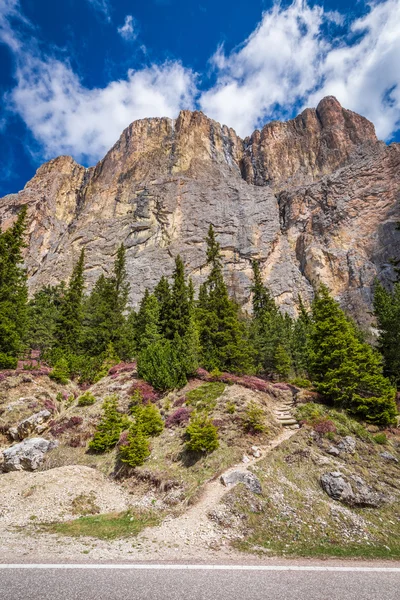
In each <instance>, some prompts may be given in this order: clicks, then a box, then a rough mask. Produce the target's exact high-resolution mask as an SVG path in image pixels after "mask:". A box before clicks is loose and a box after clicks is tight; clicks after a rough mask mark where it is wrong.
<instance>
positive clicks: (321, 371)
mask: <svg viewBox="0 0 400 600" xmlns="http://www.w3.org/2000/svg"><path fill="white" fill-rule="evenodd" d="M25 227H26V209H25V208H23V209H22V210H21V211H20V213H19V215H18V218H17V220H16V221H15V223H14V225H12V226H11V227H10V228H9V229H7V230H5V231H3V232H1V233H0V368H3V369H7V368H15V366H16V362H17V359H18V358H19V357H21V356H23V354H24V351H26V350H27V349H38V350H40V352H41V356H42V358H43V359H44V360H45V361H46V362H48V364H50V365H51V366H53V367H54V368H53V374H52V375H53V377H54V378H56V379H58V380H59V381H66V380H68V378H77V379H79V380H80V381H81V382H93V381H95V380H97V379H99V378H101V377H102V376H104V375H106V374H107V372H108V370H109V368H110V367H111V366H113V365H114V364H116V363H117V362H119V361H121V360H122V361H130V360H132V359H133V358H135V359H137V364H138V373H139V375H140V376H141V377H142V378H143V379H145V380H146V381H148V382H149V383H151V384H152V385H153V386H154V387H155V388H156V389H158V390H160V391H166V390H169V389H173V388H179V387H182V386H183V385H185V383H186V382H187V379H188V377H190V376H192V375H193V374H194V373H195V372H196V369H197V368H198V367H202V368H205V369H207V370H208V371H213V372H215V373H218V372H222V371H228V372H232V373H238V374H259V375H261V376H268V377H272V378H275V379H278V380H285V381H293V382H294V383H296V384H298V385H303V386H311V385H313V386H314V389H316V390H317V391H318V392H320V393H321V394H322V395H323V396H324V397H325V398H326V400H327V401H328V402H332V403H335V404H337V405H339V406H342V407H344V408H346V409H347V410H348V411H349V412H351V413H352V414H354V415H357V416H358V417H360V418H362V419H364V420H366V421H369V422H372V423H376V424H380V425H388V424H391V423H393V422H394V419H395V416H396V414H397V410H396V404H395V394H396V386H397V385H398V384H399V381H400V369H399V367H400V364H399V362H400V359H399V358H398V347H399V344H398V341H399V340H400V283H396V284H395V285H394V288H393V290H392V291H390V290H387V289H385V288H383V287H382V286H381V285H380V284H379V283H377V284H376V289H375V301H374V307H375V312H376V318H377V323H378V327H379V337H378V343H377V347H376V348H374V347H372V346H371V345H370V344H368V343H367V342H366V341H365V340H364V337H363V334H362V332H360V330H359V329H358V328H357V326H356V325H355V323H354V322H353V321H352V320H351V319H350V318H349V317H348V316H347V315H346V314H345V313H344V312H343V310H342V309H341V308H340V306H339V304H338V303H337V302H336V301H335V300H334V299H333V298H332V297H331V295H330V293H329V290H328V289H327V288H326V287H325V286H321V287H320V288H319V289H317V290H316V291H315V297H314V300H313V302H312V304H311V307H310V308H307V307H306V306H305V305H304V304H303V302H302V299H301V298H300V297H299V299H298V317H297V318H295V319H294V318H292V317H290V316H289V315H288V314H284V313H282V312H281V310H280V309H279V307H278V306H277V304H276V302H275V300H274V298H273V297H272V295H271V293H270V291H269V290H268V288H267V287H266V286H265V285H264V284H263V282H262V276H261V270H260V265H259V263H258V262H257V261H253V264H252V266H253V283H252V288H251V292H252V308H253V310H252V314H251V315H248V314H246V313H244V312H243V311H242V310H241V309H240V307H239V306H238V304H237V303H236V302H235V301H234V300H233V299H232V298H231V297H230V296H229V293H228V288H227V285H226V282H225V280H224V276H223V259H222V254H221V248H220V244H219V243H218V240H217V238H216V235H215V231H214V228H213V227H212V225H210V227H209V230H208V235H207V238H206V243H207V253H206V262H207V266H208V276H207V277H206V279H205V281H204V283H203V284H202V285H201V286H200V289H199V293H198V297H197V298H196V297H195V291H194V286H193V282H192V280H191V279H190V278H188V277H187V275H186V274H185V268H184V264H183V261H182V259H181V257H180V256H177V257H176V259H175V268H174V271H173V274H172V277H171V279H170V280H169V279H167V278H166V277H162V278H161V279H160V281H159V282H158V284H157V285H156V287H155V288H154V290H152V291H150V290H146V292H145V293H144V295H143V298H142V300H141V302H140V305H139V307H138V309H137V311H135V310H133V309H130V308H129V306H128V297H129V291H130V283H129V278H128V274H127V271H126V255H125V248H124V246H123V245H121V246H120V247H119V248H118V250H117V253H116V257H115V262H114V267H113V270H112V272H111V274H110V275H109V276H106V275H101V276H100V277H99V278H98V280H97V281H96V283H95V285H94V287H93V289H92V291H91V292H90V294H86V293H85V280H84V269H85V253H84V250H82V252H81V254H80V256H79V259H78V261H77V263H76V264H75V266H74V268H73V271H72V275H71V277H70V280H69V282H68V283H65V282H62V283H60V284H59V285H56V286H45V287H43V288H42V289H41V290H39V291H38V292H36V293H35V294H34V296H33V298H31V299H30V300H29V299H28V292H27V274H26V271H25V270H24V268H23V259H22V249H23V247H24V232H25Z"/></svg>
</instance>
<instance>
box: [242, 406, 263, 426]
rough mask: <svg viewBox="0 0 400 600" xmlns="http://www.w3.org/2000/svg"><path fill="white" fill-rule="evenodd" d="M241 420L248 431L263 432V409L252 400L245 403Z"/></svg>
mask: <svg viewBox="0 0 400 600" xmlns="http://www.w3.org/2000/svg"><path fill="white" fill-rule="evenodd" d="M242 422H243V427H244V429H245V431H247V432H248V433H263V432H264V431H266V429H267V427H266V425H265V415H264V411H263V409H262V408H261V407H260V406H258V404H256V403H255V402H254V401H253V402H250V403H249V404H248V405H247V407H246V410H245V413H244V415H243V419H242Z"/></svg>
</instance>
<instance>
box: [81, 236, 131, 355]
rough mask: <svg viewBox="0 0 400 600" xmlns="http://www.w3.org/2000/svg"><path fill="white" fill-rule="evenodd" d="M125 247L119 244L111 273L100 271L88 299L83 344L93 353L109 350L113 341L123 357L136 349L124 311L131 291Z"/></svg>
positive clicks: (90, 353)
mask: <svg viewBox="0 0 400 600" xmlns="http://www.w3.org/2000/svg"><path fill="white" fill-rule="evenodd" d="M129 287H130V286H129V283H128V275H127V272H126V257H125V248H124V246H122V245H121V246H120V247H119V248H118V252H117V256H116V259H115V262H114V269H113V273H112V275H111V276H110V277H105V275H103V274H102V275H100V277H99V278H98V280H97V281H96V283H95V285H94V287H93V290H92V292H91V294H90V296H89V298H88V299H87V300H86V302H85V309H84V315H85V316H84V323H83V331H82V347H83V349H84V350H85V352H86V353H87V354H89V355H91V356H98V355H100V354H102V353H104V352H105V351H106V348H107V346H108V345H109V344H110V343H111V344H112V345H113V347H114V348H115V351H116V352H117V354H118V355H119V356H120V357H121V358H124V359H126V358H129V357H130V355H131V354H132V352H133V348H132V341H131V339H130V336H129V329H128V324H127V319H126V316H125V313H126V311H127V304H128V295H129Z"/></svg>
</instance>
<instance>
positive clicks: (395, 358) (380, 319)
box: [374, 282, 400, 387]
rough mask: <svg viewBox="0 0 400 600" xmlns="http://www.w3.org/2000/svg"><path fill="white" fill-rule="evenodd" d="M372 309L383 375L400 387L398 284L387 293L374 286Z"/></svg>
mask: <svg viewBox="0 0 400 600" xmlns="http://www.w3.org/2000/svg"><path fill="white" fill-rule="evenodd" d="M374 292H375V293H374V309H375V315H376V320H377V324H378V330H379V337H378V348H379V350H380V352H381V353H382V355H383V359H384V373H385V375H386V376H387V377H389V379H390V380H391V381H392V382H393V383H394V384H395V385H397V387H399V386H400V351H399V349H400V283H398V282H396V283H395V284H394V286H393V290H392V291H391V292H389V291H388V290H386V289H385V288H384V287H383V286H382V285H381V284H380V283H379V282H376V284H375V290H374Z"/></svg>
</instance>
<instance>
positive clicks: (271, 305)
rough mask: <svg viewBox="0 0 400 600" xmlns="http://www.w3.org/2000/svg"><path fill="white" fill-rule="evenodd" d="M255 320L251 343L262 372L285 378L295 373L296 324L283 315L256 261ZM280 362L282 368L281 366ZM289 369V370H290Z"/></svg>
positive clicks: (254, 270)
mask: <svg viewBox="0 0 400 600" xmlns="http://www.w3.org/2000/svg"><path fill="white" fill-rule="evenodd" d="M252 267H253V278H254V279H253V285H252V288H251V291H252V293H253V320H252V325H251V339H252V342H253V345H254V350H255V355H256V361H257V364H258V365H259V368H260V369H261V371H262V372H264V373H268V374H277V375H280V376H283V374H282V373H281V372H280V371H281V369H282V368H283V363H282V360H283V357H284V358H285V361H284V362H285V364H286V366H285V367H284V368H283V370H284V372H285V373H287V374H289V372H290V370H291V362H292V359H291V341H292V329H293V322H292V319H291V318H290V316H289V315H287V314H286V315H283V314H282V313H281V312H280V311H279V309H278V307H277V305H276V304H275V300H274V299H273V298H272V295H271V293H270V291H269V290H268V288H267V287H266V286H265V285H264V284H263V283H262V279H261V272H260V267H259V265H258V263H257V261H253V263H252ZM278 362H279V364H278ZM287 365H289V366H287Z"/></svg>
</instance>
